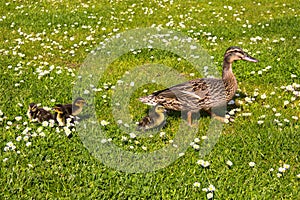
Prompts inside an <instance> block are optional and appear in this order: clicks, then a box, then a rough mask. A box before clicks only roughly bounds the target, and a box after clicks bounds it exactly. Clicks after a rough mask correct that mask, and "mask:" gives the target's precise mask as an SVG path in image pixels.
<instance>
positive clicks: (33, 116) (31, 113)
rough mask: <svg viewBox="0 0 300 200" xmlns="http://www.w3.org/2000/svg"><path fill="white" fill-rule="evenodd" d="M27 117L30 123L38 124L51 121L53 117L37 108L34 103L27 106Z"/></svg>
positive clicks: (42, 109) (48, 112)
mask: <svg viewBox="0 0 300 200" xmlns="http://www.w3.org/2000/svg"><path fill="white" fill-rule="evenodd" d="M27 116H28V118H29V120H30V121H34V120H37V121H38V122H39V123H41V122H43V121H49V120H51V119H53V115H52V113H51V112H50V111H47V110H45V109H44V108H39V107H38V106H37V104H35V103H30V104H29V108H28V111H27Z"/></svg>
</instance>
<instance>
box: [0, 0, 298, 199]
mask: <svg viewBox="0 0 300 200" xmlns="http://www.w3.org/2000/svg"><path fill="white" fill-rule="evenodd" d="M299 5H300V4H299V2H297V1H291V0H288V1H283V0H278V1H276V2H269V1H260V3H258V2H245V1H228V2H226V3H217V2H208V1H207V2H206V1H205V2H198V1H190V2H183V1H174V2H173V1H151V2H135V1H120V2H119V1H110V2H109V1H101V2H99V1H88V2H86V3H82V2H80V1H63V2H59V1H38V2H32V1H22V2H19V1H6V2H5V1H2V2H0V24H1V26H0V29H1V33H2V34H1V36H0V41H1V47H0V54H1V57H0V59H1V65H0V66H1V68H0V74H1V82H0V86H1V87H0V92H1V94H2V95H1V96H0V102H1V105H0V110H1V112H0V114H1V113H3V114H2V115H1V116H0V120H1V121H0V131H1V140H0V147H1V148H0V149H1V150H0V152H1V153H0V158H1V159H0V165H1V173H0V185H2V187H1V190H0V191H1V192H0V197H1V199H8V198H12V199H45V198H46V199H56V198H60V199H79V198H93V199H94V198H97V199H206V198H207V195H208V194H209V193H213V199H271V198H273V199H299V198H300V193H299V188H300V182H299V181H300V178H299V176H300V175H299V174H300V165H299V156H300V152H299V146H300V143H299V141H300V134H299V120H298V118H299V117H300V109H299V103H300V102H299V95H298V93H297V92H295V91H299V84H300V80H299V77H300V71H299V69H298V68H299V64H300V36H299V31H300V30H299V26H298V25H299V22H300V18H299V10H300V9H299ZM150 26H155V27H160V26H161V27H163V28H168V29H171V30H174V31H179V32H181V33H183V34H186V35H187V36H189V37H191V38H193V39H194V42H195V43H196V44H197V45H199V46H201V47H203V49H204V50H205V51H206V52H208V54H209V55H212V56H213V57H214V58H213V64H214V65H216V66H217V70H218V72H219V73H220V72H221V66H222V59H223V54H224V51H225V50H226V48H228V47H229V46H241V47H242V48H244V49H246V50H247V52H248V53H249V54H250V55H251V56H253V57H255V58H257V59H259V60H260V62H259V63H257V64H254V63H246V62H242V61H240V62H237V63H235V64H234V66H233V70H234V73H235V75H236V77H237V80H238V82H239V91H238V94H239V96H237V97H236V99H235V102H237V103H238V102H239V104H240V105H239V107H238V109H236V108H234V107H231V106H229V107H228V112H230V111H231V112H234V115H232V116H231V118H232V119H234V121H233V122H230V123H228V124H224V126H223V129H222V134H221V136H220V138H219V140H218V142H217V143H216V145H215V146H214V148H213V149H212V151H211V152H209V153H208V154H207V155H205V156H204V157H200V156H199V151H198V150H197V148H198V147H197V145H195V143H196V144H199V145H200V147H201V146H202V145H203V143H204V142H203V141H205V136H209V135H208V134H209V133H208V132H207V131H208V130H209V125H210V122H211V121H210V117H209V116H207V115H206V114H204V115H203V116H202V117H201V118H200V120H199V127H198V130H197V132H193V134H195V135H193V137H194V138H198V139H199V141H197V140H198V139H196V140H195V142H194V143H193V144H194V145H193V146H190V147H188V148H187V150H186V151H184V152H181V151H179V150H178V151H177V150H176V148H175V150H174V152H176V155H178V153H184V154H180V157H179V158H177V159H176V160H175V161H174V162H172V163H171V164H170V165H168V166H166V167H163V168H161V169H159V170H157V171H154V172H148V173H126V172H124V171H119V170H116V169H114V168H110V167H109V166H107V165H105V164H104V163H103V162H102V160H99V159H97V158H96V157H94V156H93V155H92V154H91V153H90V152H89V150H88V149H87V148H85V144H84V143H83V141H82V135H81V133H80V131H78V130H77V132H76V131H75V132H74V133H73V135H74V136H73V137H72V138H70V139H69V138H68V137H67V136H66V135H65V134H64V129H62V128H56V127H49V126H42V124H38V123H32V122H29V120H28V119H27V116H26V111H27V106H28V104H29V103H31V102H36V103H41V105H42V106H47V107H52V106H54V105H55V104H57V103H69V102H71V101H72V90H73V87H74V83H75V82H76V81H77V76H78V75H80V73H81V71H80V69H83V65H82V64H83V63H84V61H85V59H86V57H87V56H88V55H89V53H90V52H91V51H92V50H93V49H95V48H96V47H98V44H99V43H100V42H106V41H105V39H106V38H112V37H113V36H115V35H117V34H118V33H122V32H124V31H128V30H133V29H136V28H145V27H150ZM135 37H136V38H137V36H135ZM214 37H215V38H214ZM117 47H118V46H116V47H115V48H117ZM121 48H122V46H121V45H120V48H119V49H121ZM117 49H118V48H117ZM180 58H181V56H179V55H176V54H174V53H172V52H168V51H164V50H159V49H148V48H145V49H140V50H139V49H134V50H132V51H131V52H128V53H126V54H124V55H122V56H120V57H118V58H117V59H116V60H114V61H113V62H112V63H110V65H109V66H108V68H107V70H105V71H104V72H103V73H104V76H102V78H101V79H99V80H96V82H95V83H93V85H94V86H95V88H97V89H98V91H97V92H95V99H93V101H94V102H88V103H90V104H91V105H94V106H95V108H96V114H97V120H98V121H99V122H101V121H102V122H103V123H105V122H108V124H107V125H105V126H102V129H103V130H105V137H106V138H108V139H109V140H111V141H108V142H107V141H106V143H105V144H103V145H107V144H115V145H116V146H117V147H119V148H120V149H123V150H124V151H125V150H126V151H128V152H132V153H135V152H139V153H150V152H154V151H155V150H160V149H162V148H164V147H167V146H168V145H169V144H172V145H173V146H174V145H175V147H176V145H177V144H179V143H177V142H178V140H176V135H177V132H178V128H179V125H180V123H181V117H180V113H176V112H171V113H169V115H168V119H167V124H166V126H165V127H164V128H163V129H162V130H161V132H162V131H163V133H153V135H149V134H148V135H147V137H130V135H129V134H128V131H127V132H126V130H127V129H126V126H125V120H126V119H128V120H129V121H130V119H132V120H133V121H138V120H140V119H141V118H142V117H143V116H145V115H146V114H147V110H148V108H149V107H148V106H146V105H143V104H142V103H140V102H139V101H138V97H140V96H144V95H147V94H150V93H151V92H153V91H155V90H158V89H163V88H165V86H164V85H163V84H161V83H167V81H171V80H172V77H167V79H168V80H166V79H165V78H164V75H166V74H167V75H168V74H169V73H171V72H174V73H179V74H180V75H179V76H178V77H179V78H178V77H176V76H174V77H175V78H173V79H175V81H176V79H178V80H177V81H179V80H183V79H185V80H186V79H193V78H195V77H198V76H199V77H201V76H202V74H201V71H200V72H199V70H197V69H202V68H201V67H203V66H200V68H194V67H193V65H192V64H191V63H190V62H189V60H188V59H184V58H181V60H180ZM151 64H152V65H153V64H161V65H164V66H168V67H169V68H168V69H170V71H167V72H166V71H163V72H161V74H159V75H157V74H156V75H157V76H153V77H151V75H149V76H146V78H145V74H143V71H140V74H139V76H134V73H133V72H134V70H136V69H138V67H140V66H144V65H146V66H147V65H150V66H151ZM153 66H154V65H153ZM268 66H271V67H268ZM171 69H173V70H174V71H171ZM99 71H100V70H99ZM128 72H129V74H128ZM96 73H99V72H98V71H95V74H96ZM132 74H133V75H132ZM141 77H142V78H141ZM84 78H85V77H84ZM132 78H133V79H134V80H136V81H135V84H138V83H141V81H143V80H144V81H145V80H146V79H147V78H149V80H148V79H147V80H148V84H146V85H143V86H141V87H138V86H136V85H135V86H136V88H135V89H136V90H134V91H133V89H132V88H134V87H131V86H130V82H131V79H132ZM91 79H92V78H91ZM152 79H156V80H162V82H159V81H157V82H156V83H155V82H151V80H152ZM120 80H126V81H124V83H123V84H121V83H120ZM139 81H140V82H139ZM164 81H165V82H164ZM84 84H86V83H84ZM88 86H89V85H88ZM120 87H121V88H122V87H124V88H126V90H125V92H123V94H124V95H129V94H130V95H129V96H128V98H129V105H128V107H125V108H126V109H128V113H127V114H128V115H127V116H128V118H125V119H123V122H122V123H121V122H120V121H119V123H121V125H118V123H117V120H118V119H117V118H115V115H114V113H113V112H112V111H113V109H114V108H115V106H112V104H113V103H117V102H118V101H121V100H122V98H121V99H114V98H115V96H114V95H115V94H116V92H117V91H118V88H120ZM82 89H88V90H89V91H90V94H86V96H87V97H89V98H90V96H89V95H91V94H94V93H93V92H92V90H91V88H85V87H83V88H82ZM130 92H132V93H130ZM124 98H125V96H124ZM251 98H253V99H251ZM90 99H91V98H90ZM287 101H288V102H287ZM90 108H91V107H90V106H88V107H86V108H85V111H84V112H88V111H89V109H90ZM115 114H116V113H115ZM86 121H87V123H89V122H90V121H91V119H86ZM84 123H86V122H85V121H82V122H80V125H83V124H84ZM129 125H130V124H129ZM26 127H28V128H29V130H28V131H27V132H26V130H27V129H26ZM41 127H42V128H41ZM102 133H103V132H102ZM18 136H21V140H20V141H17V138H18ZM19 138H20V137H19ZM194 138H192V139H191V138H189V135H187V137H186V138H184V137H183V138H180V139H181V140H179V142H188V143H191V142H193V139H194ZM203 138H204V139H203ZM187 139H191V141H185V140H187ZM10 142H12V143H10ZM98 142H99V141H98ZM102 142H103V141H102ZM172 142H173V143H172ZM9 145H11V146H10V149H7V148H6V147H7V146H9ZM179 146H180V144H179ZM99 147H101V145H100V146H99ZM4 149H5V150H6V151H5V150H4ZM179 149H180V148H179ZM201 159H202V160H204V161H208V163H209V166H205V167H203V166H201V164H197V161H199V160H201ZM228 160H230V161H231V162H232V163H233V165H232V166H229V165H228V164H226V162H227V161H228ZM250 162H254V163H255V166H254V167H251V166H250V165H249V163H250ZM148 164H149V163H148ZM150 164H152V163H151V162H150ZM154 164H155V163H153V165H154ZM283 171H284V172H283ZM195 182H199V183H200V187H197V186H194V185H195V184H194V183H195ZM196 185H197V184H196ZM210 185H213V186H214V187H215V191H213V192H210V191H207V192H205V188H208V187H209V186H210ZM211 187H212V186H211ZM203 188H204V189H203Z"/></svg>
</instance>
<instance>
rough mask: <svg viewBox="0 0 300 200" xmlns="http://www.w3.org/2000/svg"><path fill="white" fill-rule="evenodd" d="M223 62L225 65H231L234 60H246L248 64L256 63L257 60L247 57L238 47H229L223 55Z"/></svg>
mask: <svg viewBox="0 0 300 200" xmlns="http://www.w3.org/2000/svg"><path fill="white" fill-rule="evenodd" d="M224 60H225V61H226V62H227V63H233V62H234V61H236V60H246V61H249V62H258V60H257V59H255V58H253V57H251V56H249V55H248V54H247V53H246V52H244V50H243V49H241V48H240V47H235V46H233V47H229V48H228V49H227V50H226V52H225V55H224Z"/></svg>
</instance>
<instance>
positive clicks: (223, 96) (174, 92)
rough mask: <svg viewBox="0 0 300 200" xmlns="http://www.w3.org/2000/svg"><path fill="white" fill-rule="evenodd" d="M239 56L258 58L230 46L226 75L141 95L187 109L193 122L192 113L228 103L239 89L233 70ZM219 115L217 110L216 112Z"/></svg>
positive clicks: (172, 107) (148, 101)
mask: <svg viewBox="0 0 300 200" xmlns="http://www.w3.org/2000/svg"><path fill="white" fill-rule="evenodd" d="M236 60H246V61H250V62H258V60H256V59H255V58H253V57H251V56H249V55H248V54H247V53H245V52H244V51H243V50H242V49H241V48H239V47H229V48H228V49H227V50H226V52H225V55H224V61H223V72H222V79H214V78H201V79H200V78H199V79H195V80H191V81H188V82H185V83H182V84H178V85H175V86H173V87H170V88H167V89H164V90H160V91H157V92H154V93H153V94H151V95H149V96H145V97H141V98H140V101H141V102H143V103H145V104H148V105H152V106H153V105H156V104H160V105H163V106H164V107H165V108H166V109H170V110H177V111H186V112H187V120H188V124H189V125H192V113H196V112H199V110H205V111H208V112H211V109H212V108H219V107H224V106H226V104H227V103H228V102H229V101H230V100H231V99H232V98H233V96H234V95H235V92H236V90H237V86H238V85H237V81H236V78H235V76H234V74H233V72H232V63H233V62H234V61H236ZM212 115H213V116H215V117H216V118H218V117H217V116H216V113H212Z"/></svg>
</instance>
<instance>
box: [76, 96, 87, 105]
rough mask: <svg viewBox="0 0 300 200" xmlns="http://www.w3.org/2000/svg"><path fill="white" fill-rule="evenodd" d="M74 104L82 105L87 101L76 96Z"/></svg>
mask: <svg viewBox="0 0 300 200" xmlns="http://www.w3.org/2000/svg"><path fill="white" fill-rule="evenodd" d="M74 105H76V106H79V107H83V106H84V105H87V103H86V102H85V100H84V99H83V98H82V97H78V98H77V99H75V101H74Z"/></svg>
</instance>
